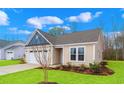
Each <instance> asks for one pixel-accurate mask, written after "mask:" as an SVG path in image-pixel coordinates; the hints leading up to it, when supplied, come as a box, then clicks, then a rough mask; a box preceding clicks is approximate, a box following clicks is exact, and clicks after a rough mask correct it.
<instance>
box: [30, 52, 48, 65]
mask: <svg viewBox="0 0 124 93" xmlns="http://www.w3.org/2000/svg"><path fill="white" fill-rule="evenodd" d="M34 54H35V53H33V52H32V51H30V53H29V55H28V59H29V63H31V64H39V63H38V62H37V60H36V56H35V55H36V54H35V55H34ZM44 55H45V57H47V52H45V54H44ZM41 58H42V55H41ZM42 60H44V59H42Z"/></svg>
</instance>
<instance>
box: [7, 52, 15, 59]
mask: <svg viewBox="0 0 124 93" xmlns="http://www.w3.org/2000/svg"><path fill="white" fill-rule="evenodd" d="M6 59H7V60H11V59H14V52H13V51H7V52H6Z"/></svg>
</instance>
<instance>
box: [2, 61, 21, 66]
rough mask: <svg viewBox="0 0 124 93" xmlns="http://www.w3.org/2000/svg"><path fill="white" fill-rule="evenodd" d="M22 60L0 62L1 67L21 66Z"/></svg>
mask: <svg viewBox="0 0 124 93" xmlns="http://www.w3.org/2000/svg"><path fill="white" fill-rule="evenodd" d="M20 63H21V61H20V60H0V66H8V65H15V64H20Z"/></svg>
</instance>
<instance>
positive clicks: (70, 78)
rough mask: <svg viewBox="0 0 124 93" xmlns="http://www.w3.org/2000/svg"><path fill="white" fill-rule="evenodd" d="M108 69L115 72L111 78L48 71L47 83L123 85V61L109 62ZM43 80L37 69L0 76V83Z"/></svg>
mask: <svg viewBox="0 0 124 93" xmlns="http://www.w3.org/2000/svg"><path fill="white" fill-rule="evenodd" d="M108 67H109V68H111V69H113V70H114V71H115V74H113V75H111V76H96V75H86V74H79V73H74V72H67V71H59V70H49V81H52V82H57V83H59V84H122V83H123V84H124V61H123V62H122V61H118V62H115V61H110V62H109V65H108ZM42 80H43V73H41V71H40V70H39V69H32V70H27V71H23V72H17V73H14V74H9V75H3V76H0V83H2V84H5V83H9V84H15V83H16V84H34V83H38V82H40V81H42Z"/></svg>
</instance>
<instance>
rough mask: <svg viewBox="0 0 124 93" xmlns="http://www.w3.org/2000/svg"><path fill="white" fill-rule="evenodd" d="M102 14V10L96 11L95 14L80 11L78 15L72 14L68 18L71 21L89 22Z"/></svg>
mask: <svg viewBox="0 0 124 93" xmlns="http://www.w3.org/2000/svg"><path fill="white" fill-rule="evenodd" d="M101 14H102V12H96V13H95V14H94V15H93V14H92V13H91V12H83V13H80V14H79V15H77V16H70V17H69V18H68V20H69V21H70V22H84V23H87V22H89V21H91V20H93V19H94V18H97V17H99V16H100V15H101Z"/></svg>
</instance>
